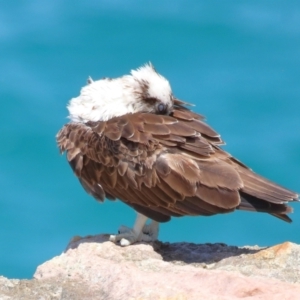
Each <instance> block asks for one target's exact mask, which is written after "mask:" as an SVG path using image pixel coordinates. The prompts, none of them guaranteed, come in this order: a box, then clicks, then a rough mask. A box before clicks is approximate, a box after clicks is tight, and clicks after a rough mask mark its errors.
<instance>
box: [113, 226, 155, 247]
mask: <svg viewBox="0 0 300 300" xmlns="http://www.w3.org/2000/svg"><path fill="white" fill-rule="evenodd" d="M109 240H110V241H111V242H114V243H117V242H120V245H121V246H129V245H131V244H133V243H136V242H151V237H150V236H149V235H148V234H144V233H143V232H141V233H140V234H138V233H137V232H135V231H134V229H132V228H129V227H126V226H120V228H119V234H117V235H111V236H110V237H109Z"/></svg>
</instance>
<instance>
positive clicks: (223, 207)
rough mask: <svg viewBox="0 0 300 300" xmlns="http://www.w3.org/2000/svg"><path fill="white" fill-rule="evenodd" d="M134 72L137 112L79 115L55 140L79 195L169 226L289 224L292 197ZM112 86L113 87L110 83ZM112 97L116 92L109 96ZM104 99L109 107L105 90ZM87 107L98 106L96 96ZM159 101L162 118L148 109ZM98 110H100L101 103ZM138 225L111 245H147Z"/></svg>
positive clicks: (148, 68) (200, 120) (197, 117)
mask: <svg viewBox="0 0 300 300" xmlns="http://www.w3.org/2000/svg"><path fill="white" fill-rule="evenodd" d="M139 70H142V71H143V72H142V73H143V74H139V75H140V76H141V78H138V79H135V77H134V76H132V78H131V79H130V80H132V79H133V81H134V80H136V84H137V85H138V84H139V82H141V84H142V85H144V87H141V88H140V90H139V93H138V96H137V97H139V98H138V100H136V99H135V100H134V101H136V102H137V103H136V104H137V107H138V109H137V110H131V109H130V110H129V113H125V114H122V113H121V114H120V115H117V116H116V117H109V118H107V117H105V116H104V117H103V115H102V117H103V118H102V120H101V118H100V117H98V118H97V117H95V114H94V115H93V118H92V119H91V120H88V119H87V118H86V116H87V115H88V113H85V118H82V119H80V117H75V122H70V123H68V124H66V125H65V126H64V127H63V128H62V129H61V130H60V132H59V133H58V134H57V143H58V146H59V148H60V151H61V152H62V153H63V152H65V151H66V152H67V159H68V161H69V163H70V165H71V167H72V169H73V171H74V173H75V174H76V176H77V177H78V178H79V180H80V182H81V184H82V186H83V187H84V189H85V190H86V191H87V192H88V193H89V194H91V195H92V196H93V197H94V198H95V199H97V200H99V201H104V199H105V198H108V199H116V198H118V199H120V200H121V201H123V202H125V203H126V204H128V205H129V206H131V207H132V208H134V209H135V210H136V211H137V212H138V213H140V214H142V215H144V216H146V217H147V218H150V219H152V220H154V221H157V222H166V221H169V220H170V218H171V217H172V216H174V217H179V216H185V215H190V216H197V215H203V216H210V215H214V214H218V213H227V212H232V211H234V210H235V209H241V210H249V211H258V212H267V213H270V214H272V215H274V216H276V217H279V218H281V219H283V220H285V221H288V222H290V221H291V220H290V218H289V217H288V216H287V215H286V214H287V213H290V212H291V211H292V208H291V207H289V206H288V205H287V204H288V202H290V201H294V200H296V199H297V198H298V195H297V194H296V193H294V192H292V191H290V190H288V189H286V188H283V187H281V186H279V185H277V184H275V183H273V182H271V181H269V180H267V179H265V178H263V177H261V176H259V175H257V174H255V173H254V172H253V171H252V170H251V169H249V168H248V167H246V166H245V165H244V164H242V163H241V162H239V161H238V160H237V159H235V158H233V157H232V156H231V155H230V154H228V153H227V152H225V151H223V150H222V149H221V148H220V145H222V143H223V142H222V140H221V138H220V135H219V134H218V133H217V132H215V131H214V130H213V129H212V128H211V127H210V126H208V125H207V124H206V123H205V122H204V121H203V117H202V116H200V115H198V114H196V113H194V112H192V111H191V110H189V109H188V108H187V107H186V105H185V103H184V102H181V101H180V100H178V99H176V98H175V97H174V96H173V95H172V93H171V89H170V90H168V87H167V88H166V87H165V88H164V90H165V91H166V93H164V90H161V91H160V92H159V93H158V94H157V95H155V97H154V96H153V95H151V93H152V94H153V91H151V93H150V92H149V90H147V89H149V87H151V89H152V90H153V89H155V86H153V85H152V84H151V80H149V81H147V76H148V73H149V72H150V73H151V72H155V73H156V71H155V70H154V69H153V67H152V66H151V65H147V66H145V67H143V68H141V69H138V70H137V71H133V73H132V74H133V75H134V74H136V73H134V72H139ZM147 72H148V73H147ZM142 75H143V76H144V77H143V76H142ZM152 75H153V74H151V76H152ZM128 76H130V75H128ZM153 76H154V75H153ZM157 76H159V77H157V78H155V79H157V80H156V82H155V84H159V83H160V81H159V80H158V79H159V78H162V80H163V84H165V85H166V82H167V81H166V79H165V78H163V77H162V76H161V75H159V74H158V75H157ZM122 78H124V77H121V78H120V79H116V80H121V79H122ZM104 80H107V79H104ZM127 80H128V78H127ZM130 80H129V81H130ZM109 82H111V81H107V83H108V84H109ZM90 84H93V81H92V80H91V81H90ZM101 84H103V82H101ZM113 84H114V85H116V86H117V83H116V82H114V83H113ZM107 89H109V88H107ZM120 89H121V90H122V88H120ZM124 93H125V94H126V92H124ZM143 93H144V94H143ZM149 93H150V94H149ZM160 93H162V94H163V96H162V97H161V98H162V99H163V100H161V99H160V97H159V95H160ZM167 93H169V95H167ZM97 94H99V91H98V92H97ZM116 94H118V91H114V95H116ZM79 97H80V96H79ZM85 97H86V96H85ZM115 97H116V96H115ZM118 97H122V96H118ZM126 97H130V96H128V95H127V96H126ZM167 97H169V101H167V100H166V99H167ZM105 98H106V100H105V101H108V100H107V99H108V98H109V92H108V94H107V95H106V96H105ZM74 99H75V100H78V98H74ZM74 99H73V100H74ZM114 100H115V99H114V98H112V99H111V100H110V101H111V102H113V101H114ZM121 100H122V99H116V101H117V102H120V101H121ZM139 101H140V103H138V102H139ZM93 102H95V103H97V98H93ZM108 102H109V101H108ZM160 102H162V103H164V106H163V108H164V111H163V112H161V111H157V110H155V109H154V108H153V110H152V109H150V108H149V107H151V105H152V106H153V107H158V105H159V103H160ZM133 103H134V102H133ZM143 103H146V104H145V105H146V106H143ZM149 103H150V104H149ZM71 105H72V101H71ZM97 105H98V106H99V107H101V105H102V103H101V101H99V103H97ZM109 105H111V103H110V104H109ZM144 107H146V108H144ZM158 109H159V108H158ZM76 110H77V111H79V107H76ZM103 111H105V109H104V110H103ZM111 113H112V112H111V111H110V114H111ZM159 113H161V114H159ZM95 118H96V119H95ZM145 222H146V218H144V219H143V220H142V222H141V224H142V225H139V226H138V230H137V228H136V226H135V228H134V229H133V232H134V233H135V235H134V237H133V238H131V236H132V230H131V231H130V229H128V228H125V229H124V230H123V231H122V230H121V234H120V235H119V236H120V237H119V238H116V239H115V238H113V240H120V239H121V238H125V243H124V242H123V245H128V244H130V243H132V242H135V241H136V240H147V239H145V238H139V237H141V235H143V236H144V237H145V234H147V233H148V232H147V230H148V229H149V228H148V227H147V228H146V231H145V230H143V232H144V233H142V232H141V230H142V227H143V226H144V225H145ZM157 230H158V229H157ZM129 231H130V233H128V232H129ZM136 231H140V232H136ZM117 237H118V236H117ZM155 237H156V236H155ZM126 239H127V240H126ZM149 240H151V238H150V239H149ZM123 241H124V240H123ZM121 244H122V243H121Z"/></svg>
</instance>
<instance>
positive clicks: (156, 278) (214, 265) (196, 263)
mask: <svg viewBox="0 0 300 300" xmlns="http://www.w3.org/2000/svg"><path fill="white" fill-rule="evenodd" d="M299 255H300V246H299V245H296V244H293V243H289V242H286V243H284V244H281V245H277V246H274V247H269V248H260V247H258V246H255V247H241V248H239V247H235V246H227V245H225V244H203V245H197V244H191V243H174V244H170V243H161V242H155V243H153V244H152V245H150V244H136V245H132V246H129V247H120V246H119V245H115V244H113V243H111V242H109V241H108V235H97V236H89V237H85V238H80V237H76V238H73V240H72V241H71V242H70V243H69V245H68V247H67V249H66V250H65V251H64V252H63V253H62V254H61V255H60V256H57V257H54V258H53V259H51V260H49V261H47V262H45V263H44V264H42V265H40V266H39V267H38V268H37V270H36V272H35V274H34V279H33V280H16V279H12V280H8V279H6V278H4V277H0V299H74V300H76V299H118V300H119V299H181V300H183V299H240V298H245V299H280V300H282V299H297V298H298V297H299V293H300V273H299V270H300V267H299V265H300V264H299ZM21 296H22V297H21Z"/></svg>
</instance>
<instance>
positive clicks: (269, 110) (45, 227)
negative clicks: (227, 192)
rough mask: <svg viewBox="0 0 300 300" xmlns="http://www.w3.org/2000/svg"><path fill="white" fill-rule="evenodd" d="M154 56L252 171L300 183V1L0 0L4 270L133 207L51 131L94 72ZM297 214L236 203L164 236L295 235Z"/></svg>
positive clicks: (110, 222) (0, 257)
mask: <svg viewBox="0 0 300 300" xmlns="http://www.w3.org/2000/svg"><path fill="white" fill-rule="evenodd" d="M148 61H151V62H152V63H153V64H154V65H155V67H156V68H157V70H158V71H159V72H160V73H162V74H163V75H164V76H166V77H167V78H168V79H169V80H170V82H171V85H172V88H173V91H174V94H175V95H176V96H177V97H178V98H180V99H183V100H185V101H188V102H191V103H195V104H196V107H195V110H196V111H197V112H199V113H201V114H204V115H205V116H206V117H207V119H208V122H209V124H210V125H212V126H213V127H214V128H215V129H216V130H217V131H218V132H220V133H221V134H222V137H223V138H224V140H225V141H226V142H227V146H226V147H225V149H226V150H227V151H229V152H231V153H232V154H233V155H235V156H236V157H238V158H239V159H240V160H242V161H243V162H245V163H246V164H248V165H249V166H250V167H251V168H253V169H254V170H255V171H257V172H259V173H261V174H263V175H264V176H267V177H269V178H270V179H272V180H274V181H276V182H278V183H280V184H282V185H284V186H286V187H288V188H290V189H292V190H296V191H300V180H299V166H300V115H299V114H300V2H299V1H267V0H260V1H255V0H245V1H240V0H236V1H199V0H193V1H192V0H191V1H183V0H182V1H179V0H172V1H158V0H153V1H130V0H129V1H123V0H119V1H117V0H109V1H108V0H107V1H96V0H94V1H93V0H89V1H77V2H76V1H70V0H68V1H58V0H52V1H42V0H32V1H5V2H3V1H2V3H1V4H0V66H1V67H0V75H1V76H0V99H1V100H0V101H1V107H0V122H1V123H0V128H1V139H0V141H1V142H0V143H1V147H0V274H2V275H5V276H8V277H14V278H31V277H32V275H33V273H34V271H35V269H36V267H37V265H39V264H41V263H42V262H44V261H46V260H48V259H50V258H52V257H53V256H55V255H59V254H60V253H61V252H62V251H63V250H64V248H65V246H66V245H67V243H68V241H69V240H70V238H71V237H72V236H75V235H82V236H84V235H88V234H97V233H115V232H116V231H117V229H118V227H119V225H121V224H126V225H131V224H132V223H133V220H134V218H135V213H134V211H133V210H131V209H130V208H128V207H126V206H125V205H124V204H122V203H121V202H119V201H118V202H113V203H112V202H108V201H106V202H105V203H104V204H102V205H101V204H99V203H97V202H96V201H94V200H93V199H92V198H91V197H90V196H88V195H87V194H86V193H85V192H84V191H83V189H82V188H81V186H80V184H79V183H78V181H77V179H76V178H75V176H74V175H73V174H72V171H71V169H70V167H69V165H68V164H67V162H66V159H65V157H62V156H60V155H59V153H58V150H57V148H56V143H55V134H56V133H57V131H58V130H59V129H60V128H61V126H62V125H63V124H64V123H66V122H67V118H66V116H67V110H66V104H67V102H68V101H69V99H70V98H72V97H74V96H77V95H78V93H79V90H80V88H81V87H82V86H83V85H85V83H86V79H87V77H88V76H92V77H93V78H94V79H98V78H101V77H104V76H107V77H116V76H121V75H123V74H126V73H128V72H129V71H130V70H131V69H133V68H137V67H139V66H140V65H142V64H144V63H145V62H148ZM293 207H294V208H295V213H294V214H292V215H291V217H292V218H293V223H292V224H287V223H285V222H282V221H280V220H278V219H276V218H273V217H271V216H269V215H266V214H254V213H247V212H236V213H232V214H227V215H219V216H214V217H209V218H205V217H193V218H192V217H186V218H180V219H173V221H171V222H169V223H166V224H163V225H162V226H161V232H160V239H161V240H162V241H169V242H177V241H178V242H179V241H187V242H194V243H206V242H211V243H214V242H224V243H227V244H231V245H246V244H247V245H249V244H250V245H255V244H258V245H261V246H267V245H273V244H276V243H281V242H284V241H287V240H288V241H292V242H296V243H300V204H297V203H295V204H294V205H293Z"/></svg>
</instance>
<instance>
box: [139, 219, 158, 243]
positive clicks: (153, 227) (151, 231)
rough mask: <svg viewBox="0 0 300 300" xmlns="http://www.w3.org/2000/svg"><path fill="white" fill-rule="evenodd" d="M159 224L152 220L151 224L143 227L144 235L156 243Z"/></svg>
mask: <svg viewBox="0 0 300 300" xmlns="http://www.w3.org/2000/svg"><path fill="white" fill-rule="evenodd" d="M158 232H159V223H158V222H156V221H153V220H151V223H150V224H148V225H147V224H146V225H145V226H144V227H143V233H144V234H147V235H149V236H150V237H151V241H156V240H157V238H158Z"/></svg>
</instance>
